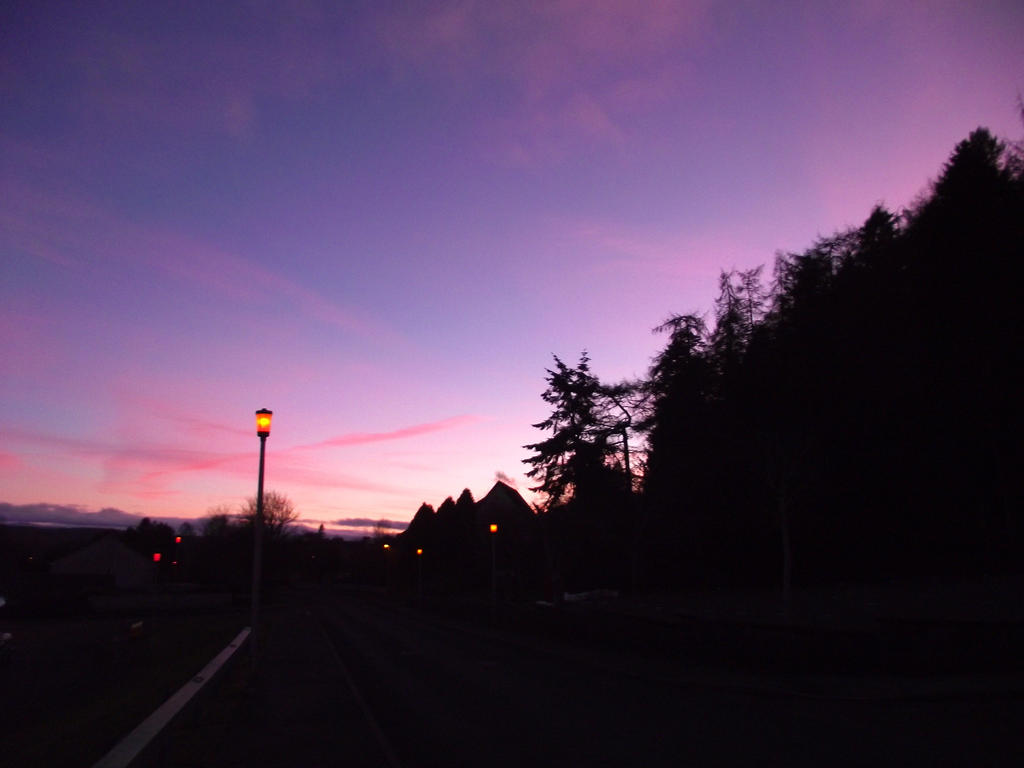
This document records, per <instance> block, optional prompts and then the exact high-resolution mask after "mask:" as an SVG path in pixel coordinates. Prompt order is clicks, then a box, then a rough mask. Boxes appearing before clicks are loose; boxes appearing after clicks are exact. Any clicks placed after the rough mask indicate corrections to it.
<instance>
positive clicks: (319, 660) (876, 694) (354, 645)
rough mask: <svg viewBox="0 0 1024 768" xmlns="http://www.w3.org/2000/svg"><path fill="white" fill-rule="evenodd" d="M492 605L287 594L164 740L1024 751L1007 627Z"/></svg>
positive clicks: (258, 747) (269, 750)
mask: <svg viewBox="0 0 1024 768" xmlns="http://www.w3.org/2000/svg"><path fill="white" fill-rule="evenodd" d="M629 612H632V613H633V614H635V615H626V613H629ZM659 612H660V614H659ZM733 615H734V616H735V611H733ZM488 618H489V617H488V616H487V611H486V610H484V611H482V612H479V611H474V610H473V609H472V608H471V607H466V606H463V607H461V608H460V607H458V606H450V605H449V606H445V607H441V606H437V605H427V606H417V605H415V604H411V603H408V602H402V601H395V600H390V599H386V598H385V597H384V596H382V595H374V594H367V593H360V592H353V591H342V590H332V589H308V590H302V591H294V592H290V593H288V594H282V595H280V596H279V598H278V600H277V603H276V605H274V606H272V607H269V608H268V610H267V611H266V634H265V636H264V638H263V643H262V649H263V651H262V659H261V662H260V664H259V666H258V668H257V672H256V674H255V675H254V676H252V677H251V678H250V677H249V675H248V665H247V664H244V663H243V664H240V665H237V666H236V667H235V668H234V670H232V671H231V672H230V673H229V674H228V675H227V677H226V678H225V679H224V680H223V681H222V682H221V684H220V685H219V686H218V687H217V688H216V689H215V690H214V691H212V694H211V695H210V696H209V697H208V698H207V699H206V700H205V701H204V703H203V705H202V707H201V708H199V709H198V710H197V711H196V712H195V713H193V714H191V715H190V716H189V717H188V718H187V719H186V720H185V721H184V722H183V723H181V724H180V725H179V726H178V727H176V728H175V729H174V731H173V732H172V733H171V734H170V738H169V739H168V741H167V746H166V749H165V752H164V764H165V765H169V766H182V767H184V766H209V767H213V766H254V765H267V766H293V765H302V766H331V765H338V766H348V767H349V768H358V767H359V766H392V767H394V766H406V767H407V768H411V767H412V766H489V767H495V766H517V767H519V766H523V765H530V766H565V765H608V766H618V765H638V766H661V765H664V766H686V765H694V766H701V765H759V764H777V765H814V766H821V765H830V766H831V765H864V766H869V765H870V766H878V765H950V766H952V765H970V766H976V765H1007V766H1011V765H1013V766H1016V765H1022V764H1024V739H1022V737H1021V733H1024V676H1022V675H1021V673H1020V665H1019V663H1017V662H1015V661H1014V658H1015V653H1016V650H1017V647H1016V643H1017V639H1018V635H1017V634H1015V632H1016V629H1015V627H1016V625H1015V624H1012V622H1011V624H1010V625H1008V626H1009V629H1007V628H1005V627H1004V628H1003V629H1000V630H998V631H991V628H981V629H979V628H978V626H977V624H976V620H972V621H974V622H975V623H973V624H972V623H970V622H968V624H970V626H968V627H967V628H966V629H965V627H964V623H963V622H959V623H956V625H955V626H954V627H953V628H952V629H951V628H950V627H949V626H946V627H945V629H943V628H942V627H940V626H939V625H938V624H936V623H934V622H933V623H931V624H928V625H927V626H925V625H922V624H921V623H920V622H918V623H917V624H913V626H912V627H910V628H908V627H906V626H898V627H895V628H891V627H888V628H882V629H880V628H879V626H878V624H877V623H876V624H874V625H872V626H871V627H868V628H867V629H865V628H864V627H863V626H860V625H858V624H857V622H853V623H852V624H850V623H849V622H847V624H844V625H842V626H840V625H839V624H837V623H836V622H832V624H831V625H830V627H823V626H816V627H814V626H811V627H809V626H800V627H793V626H788V627H787V626H782V625H779V624H778V623H774V624H773V623H771V622H769V621H767V617H765V616H760V617H757V616H747V617H746V618H743V620H742V621H737V620H734V621H733V622H731V623H724V622H723V621H721V620H715V619H713V618H712V617H701V616H694V615H693V612H692V611H690V612H689V613H688V614H687V616H683V615H681V614H680V613H679V610H678V608H673V607H672V606H666V605H665V604H660V605H657V606H648V607H646V608H644V607H643V606H639V607H638V606H637V605H636V604H632V605H631V607H629V609H628V611H626V609H625V608H624V607H623V606H622V605H621V604H620V605H611V604H606V605H604V606H601V605H590V606H586V607H584V606H570V607H567V608H566V609H562V610H554V609H547V610H542V609H526V610H522V611H519V612H515V613H513V612H511V611H510V610H509V609H505V610H504V611H503V612H502V613H501V615H500V616H499V619H498V623H497V625H492V624H491V622H490V621H489V620H488ZM702 627H704V628H705V629H706V630H707V631H706V632H702V631H701V628H702ZM826 635H827V636H828V638H827V640H821V639H820V638H822V637H825V636H826ZM816 637H817V638H819V639H818V640H815V639H814V638H816ZM709 638H710V640H709ZM858 643H861V644H862V645H863V646H864V651H863V653H861V652H859V651H858ZM972 644H973V645H972ZM929 648H930V650H929ZM978 649H980V650H982V651H984V657H982V656H979V655H978V654H977V653H976V652H975V651H977V650H978ZM915 651H919V652H920V653H915ZM921 654H924V655H923V657H922V658H923V659H924V660H923V661H919V663H917V664H916V665H915V664H911V665H910V666H909V667H908V668H906V669H901V668H899V665H902V664H903V663H904V662H906V661H907V660H908V659H913V658H915V657H920V656H921ZM833 661H835V663H834V664H833V663H832V662H833Z"/></svg>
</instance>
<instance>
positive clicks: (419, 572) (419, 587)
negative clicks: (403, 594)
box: [416, 547, 423, 605]
mask: <svg viewBox="0 0 1024 768" xmlns="http://www.w3.org/2000/svg"><path fill="white" fill-rule="evenodd" d="M416 592H417V594H418V595H419V603H420V605H422V604H423V548H422V547H418V548H417V549H416Z"/></svg>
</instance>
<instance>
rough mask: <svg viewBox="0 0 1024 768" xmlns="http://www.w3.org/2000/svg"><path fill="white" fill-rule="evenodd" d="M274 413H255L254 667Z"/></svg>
mask: <svg viewBox="0 0 1024 768" xmlns="http://www.w3.org/2000/svg"><path fill="white" fill-rule="evenodd" d="M273 416H274V412H273V411H268V410H267V409H266V408H260V410H258V411H256V436H257V437H259V439H260V475H259V481H258V483H257V485H256V519H255V520H253V526H252V617H251V624H252V632H251V634H250V636H249V642H250V643H251V646H250V649H251V650H252V654H251V661H252V666H253V667H254V668H255V666H256V652H257V646H256V638H257V636H258V634H259V633H258V632H257V625H258V623H259V616H260V577H261V575H262V571H263V459H264V456H265V455H266V449H267V438H268V437H269V436H270V420H271V418H273Z"/></svg>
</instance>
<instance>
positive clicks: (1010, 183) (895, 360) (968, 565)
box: [525, 128, 1024, 593]
mask: <svg viewBox="0 0 1024 768" xmlns="http://www.w3.org/2000/svg"><path fill="white" fill-rule="evenodd" d="M1022 258H1024V152H1022V150H1021V146H1020V145H1019V144H1010V145H1008V144H1006V143H1005V142H1002V141H1000V140H998V139H996V138H995V137H994V136H993V135H992V134H991V133H990V132H989V131H988V130H986V129H984V128H979V129H977V130H975V131H974V132H972V133H971V134H970V136H968V138H966V139H965V140H963V141H961V142H960V143H959V144H958V145H957V146H956V148H955V149H954V151H953V153H952V155H951V156H950V158H949V160H948V161H947V162H946V163H945V164H944V166H943V167H942V169H941V172H940V174H939V177H938V178H937V179H936V180H935V181H934V182H933V183H932V184H931V185H930V187H929V189H928V191H927V192H926V193H924V194H922V195H921V197H920V198H919V199H918V200H917V201H916V202H915V203H914V204H913V205H911V206H910V207H909V208H908V209H907V210H904V211H901V212H899V213H896V212H893V211H889V210H887V209H886V208H885V207H883V206H881V205H879V206H876V207H875V208H874V209H873V210H872V211H871V213H870V215H869V216H868V218H867V219H866V221H865V222H864V223H863V225H861V226H860V227H856V228H853V229H849V230H846V231H842V232H838V233H836V234H834V235H832V236H829V237H822V238H820V239H819V240H817V242H815V243H813V244H812V245H811V246H810V247H809V248H807V249H806V250H804V251H802V252H798V253H779V254H777V255H776V258H775V263H774V265H773V269H772V271H771V275H770V276H768V275H766V274H765V270H764V268H763V267H758V268H756V269H750V270H735V269H733V270H725V271H723V272H722V273H721V276H720V279H719V293H718V297H717V298H716V299H715V301H714V307H713V311H712V312H711V317H710V318H709V317H707V316H706V315H703V314H698V313H689V314H673V315H671V316H669V317H668V318H667V319H666V320H665V322H664V323H663V324H662V325H660V326H659V327H657V328H655V329H654V332H655V333H657V334H660V335H662V336H664V337H665V345H664V347H663V348H662V349H661V351H660V352H658V354H657V355H656V356H655V357H654V359H653V360H652V363H651V366H650V369H649V372H648V375H647V376H646V378H644V379H643V380H640V381H627V382H619V383H615V384H610V383H606V382H602V381H600V380H599V379H598V378H597V377H596V376H595V375H594V373H593V372H592V370H591V360H590V357H589V355H588V354H587V353H586V352H584V353H583V354H582V355H581V357H580V358H579V360H578V361H577V362H576V363H575V364H574V365H572V364H568V363H566V362H564V361H563V360H561V359H560V358H558V357H557V356H556V357H555V358H554V365H553V367H552V368H550V369H549V370H547V376H546V382H547V389H546V390H545V391H544V393H543V398H544V400H545V401H546V402H547V403H548V404H549V405H550V406H551V415H550V416H549V417H548V418H547V419H545V420H544V421H542V422H540V423H538V424H536V425H534V426H535V427H536V428H537V429H539V430H540V431H541V432H543V433H544V437H543V439H541V440H539V441H538V442H536V443H533V444H530V445H527V446H525V447H526V448H527V449H528V450H530V451H531V455H530V456H529V457H528V458H527V459H525V462H526V464H527V465H528V467H529V469H528V471H527V474H528V476H529V477H531V478H532V479H534V480H535V481H536V486H535V487H534V488H533V490H535V491H537V492H538V493H539V494H540V497H541V499H542V501H541V503H539V504H538V506H537V512H538V519H539V521H540V524H541V526H542V527H543V530H544V537H545V541H546V542H547V547H548V549H549V550H550V552H551V555H550V558H549V559H550V568H551V572H552V574H553V577H554V578H555V579H556V580H557V582H558V583H560V584H562V585H564V586H565V587H566V588H568V589H570V590H572V589H584V588H595V587H600V586H623V587H625V586H635V587H644V586H648V587H653V586H666V587H681V586H695V587H696V586H700V587H704V586H714V585H723V586H724V585H731V586H740V585H744V586H755V585H756V586H769V585H777V586H779V587H780V588H782V589H783V590H785V591H786V592H787V593H788V591H789V589H790V588H791V586H792V585H793V584H794V583H803V584H810V583H821V582H827V581H836V580H883V579H891V578H901V579H902V578H911V579H925V580H928V579H942V578H962V577H972V576H979V575H984V574H988V573H1002V572H1007V571H1015V570H1019V569H1020V567H1021V566H1020V563H1021V554H1022V551H1021V550H1022V547H1021V543H1022V536H1021V534H1022V526H1021V510H1022V508H1024V506H1022V503H1021V502H1022V499H1021V483H1020V477H1021V469H1022V463H1021V448H1020V446H1021V406H1020V397H1021V387H1020V384H1021V379H1020V373H1019V371H1020V370H1022V369H1024V368H1022V366H1021V360H1020V358H1021V353H1020V346H1019V343H1018V342H1019V340H1020V338H1021V333H1020V330H1021V327H1020V326H1021V317H1020V315H1021V309H1020V300H1019V297H1018V291H1019V290H1020V286H1021V281H1020V274H1021V260H1022Z"/></svg>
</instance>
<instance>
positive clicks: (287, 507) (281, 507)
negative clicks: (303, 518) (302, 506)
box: [239, 491, 299, 538]
mask: <svg viewBox="0 0 1024 768" xmlns="http://www.w3.org/2000/svg"><path fill="white" fill-rule="evenodd" d="M256 512H257V500H256V497H255V496H253V497H252V498H250V499H248V500H246V502H245V504H244V505H243V506H242V511H241V513H240V514H239V517H240V519H241V520H242V521H243V522H244V523H245V524H246V525H252V523H253V520H255V519H256ZM298 519H299V513H298V512H297V511H296V510H295V505H294V504H292V501H291V499H289V498H288V497H287V496H286V495H284V494H283V493H279V492H277V491H264V493H263V527H264V531H265V533H266V534H267V536H268V537H271V538H279V537H281V536H284V535H286V534H287V533H288V532H289V528H290V527H291V526H292V525H293V524H294V523H295V521H296V520H298Z"/></svg>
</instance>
